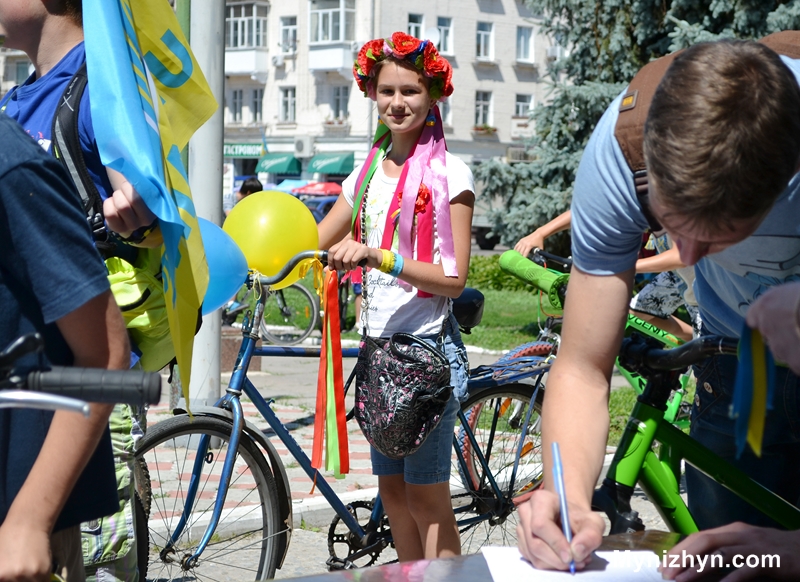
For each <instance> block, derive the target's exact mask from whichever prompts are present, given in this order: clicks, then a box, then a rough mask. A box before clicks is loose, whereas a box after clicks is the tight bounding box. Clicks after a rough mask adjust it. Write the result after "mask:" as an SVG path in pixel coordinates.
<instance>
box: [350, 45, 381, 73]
mask: <svg viewBox="0 0 800 582" xmlns="http://www.w3.org/2000/svg"><path fill="white" fill-rule="evenodd" d="M383 58H384V57H383V39H382V38H376V39H375V40H371V41H369V42H368V43H366V44H365V45H364V46H362V47H361V50H360V51H358V60H357V61H356V63H357V64H358V67H359V69H361V70H360V74H361V75H363V76H365V77H369V75H370V73H371V72H372V67H373V65H375V63H377V62H378V61H379V60H382V59H383Z"/></svg>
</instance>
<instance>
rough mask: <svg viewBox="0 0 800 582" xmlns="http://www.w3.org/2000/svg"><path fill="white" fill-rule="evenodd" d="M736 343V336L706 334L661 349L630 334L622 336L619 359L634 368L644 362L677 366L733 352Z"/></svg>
mask: <svg viewBox="0 0 800 582" xmlns="http://www.w3.org/2000/svg"><path fill="white" fill-rule="evenodd" d="M738 347H739V340H738V339H736V338H730V337H722V336H716V335H707V336H703V337H699V338H696V339H693V340H692V341H689V342H686V343H685V344H683V345H682V346H679V347H677V348H672V349H668V350H665V349H662V348H660V347H655V346H653V345H652V344H650V343H647V342H646V341H645V340H644V339H643V338H642V337H641V336H639V335H638V334H634V335H632V336H631V337H628V338H625V339H624V340H623V342H622V348H621V349H620V360H624V362H625V365H626V367H627V365H628V364H629V363H630V364H631V365H632V366H634V367H635V368H639V367H642V366H644V367H647V368H650V369H651V370H680V369H683V368H686V367H688V366H691V365H692V364H696V363H698V362H700V361H702V360H704V359H706V358H707V357H709V356H714V355H720V354H722V355H735V354H736V353H737V349H738Z"/></svg>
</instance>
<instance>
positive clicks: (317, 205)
mask: <svg viewBox="0 0 800 582" xmlns="http://www.w3.org/2000/svg"><path fill="white" fill-rule="evenodd" d="M338 198H339V197H338V196H313V197H308V198H306V199H305V200H303V203H304V204H305V205H306V206H308V208H309V210H311V214H313V215H314V220H316V221H317V223H320V222H322V219H323V218H325V215H326V214H328V212H330V210H331V208H333V205H334V203H335V202H336V200H337V199H338Z"/></svg>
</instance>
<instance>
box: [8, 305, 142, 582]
mask: <svg viewBox="0 0 800 582" xmlns="http://www.w3.org/2000/svg"><path fill="white" fill-rule="evenodd" d="M57 325H58V328H59V330H60V331H61V334H62V335H63V336H64V339H65V340H66V341H67V344H68V345H69V346H70V348H71V349H72V352H73V354H74V356H75V365H76V366H86V367H94V368H109V369H127V368H128V367H129V365H130V346H129V344H128V336H127V334H126V332H125V322H124V321H123V319H122V315H121V314H120V312H119V308H118V307H117V304H116V302H115V301H114V297H113V295H112V294H111V292H110V291H107V292H105V293H103V294H101V295H99V296H97V297H95V298H94V299H92V300H90V301H88V302H87V303H85V304H84V305H83V306H81V307H79V308H78V309H76V310H75V311H73V312H72V313H70V314H68V315H66V316H65V317H63V318H62V319H59V320H58V321H57ZM112 407H113V406H112V405H105V404H102V405H101V404H93V405H91V416H90V417H89V418H84V417H83V416H81V415H78V414H75V413H71V412H64V411H59V412H56V413H55V415H54V416H53V421H52V423H51V425H50V429H49V430H48V432H47V437H46V438H45V441H44V444H43V445H42V449H41V451H40V452H39V456H38V457H37V458H36V462H35V463H34V465H33V467H32V469H31V472H30V473H29V474H28V477H27V479H26V480H25V483H24V484H23V485H22V488H21V489H20V491H19V493H18V495H17V496H16V498H15V499H14V502H13V503H12V504H11V507H10V508H9V511H8V515H7V517H6V520H5V521H4V522H3V525H2V526H1V527H0V548H2V554H3V555H4V556H5V557H4V558H2V560H1V561H0V580H12V579H16V580H21V579H27V580H49V575H48V574H49V571H50V567H51V564H50V558H49V556H50V553H49V537H50V533H51V531H52V529H53V526H54V525H55V522H56V519H57V518H58V516H59V514H60V513H61V510H62V509H63V507H64V504H65V503H66V500H67V498H68V497H69V494H70V492H71V491H72V488H73V487H74V485H75V482H76V481H77V480H78V477H79V476H80V474H81V472H82V471H83V468H84V467H85V466H86V463H87V462H88V461H89V458H90V457H91V456H92V453H93V452H94V449H95V447H96V446H97V443H98V442H99V440H100V437H101V436H102V434H103V431H104V430H105V427H106V426H107V424H108V416H109V414H110V412H111V409H112Z"/></svg>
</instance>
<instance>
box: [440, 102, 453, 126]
mask: <svg viewBox="0 0 800 582" xmlns="http://www.w3.org/2000/svg"><path fill="white" fill-rule="evenodd" d="M437 105H438V106H439V115H441V116H442V123H443V124H444V125H453V112H452V110H451V109H450V101H439V103H437Z"/></svg>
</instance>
